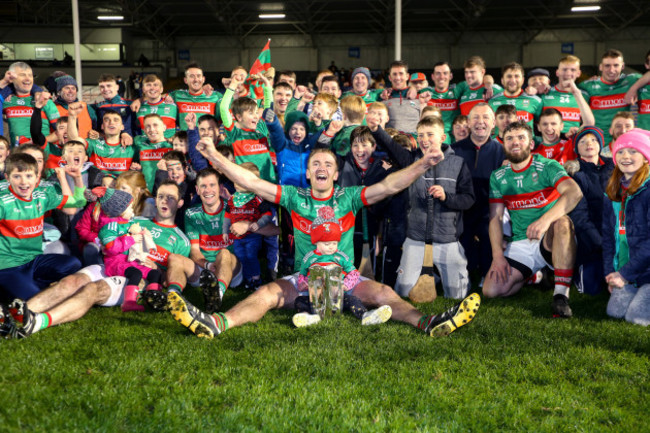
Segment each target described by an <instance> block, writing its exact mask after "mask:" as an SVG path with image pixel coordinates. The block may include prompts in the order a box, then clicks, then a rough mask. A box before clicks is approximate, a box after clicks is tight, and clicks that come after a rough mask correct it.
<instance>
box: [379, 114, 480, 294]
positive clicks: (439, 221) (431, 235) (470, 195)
mask: <svg viewBox="0 0 650 433" xmlns="http://www.w3.org/2000/svg"><path fill="white" fill-rule="evenodd" d="M368 126H369V127H370V129H375V132H373V136H374V137H375V139H376V140H377V142H379V143H382V144H383V145H384V146H385V147H386V149H387V150H388V153H389V155H390V156H391V158H392V159H393V160H394V161H396V163H397V166H398V167H400V168H402V167H406V166H408V165H410V164H411V163H412V162H413V161H415V160H417V159H419V158H421V157H422V155H423V154H424V152H426V151H427V149H429V148H431V147H432V146H433V148H440V149H442V151H443V152H444V155H445V158H444V159H443V160H442V161H441V162H440V163H439V164H438V165H437V166H436V167H435V168H432V169H429V170H428V171H427V172H426V173H425V174H424V176H422V177H420V178H419V179H418V180H416V181H415V182H414V183H413V184H412V185H411V186H410V187H409V195H410V202H411V209H410V211H409V213H408V231H407V238H406V241H405V242H404V246H403V253H402V259H401V262H400V266H399V270H398V275H397V282H396V285H395V291H396V292H397V293H399V294H400V295H402V296H408V295H409V293H410V292H411V289H413V286H415V283H416V282H417V280H418V278H419V276H420V272H421V271H422V264H423V261H424V249H425V244H427V243H432V244H433V259H434V261H433V262H434V264H435V266H436V268H438V270H439V272H440V277H441V279H442V286H443V289H444V293H445V297H450V298H456V299H458V298H463V297H465V296H467V294H468V292H469V278H468V274H467V259H466V257H465V253H464V251H463V248H462V247H461V245H460V242H459V239H460V235H461V234H462V231H463V226H462V221H463V218H462V213H463V210H466V209H469V208H470V207H471V206H472V205H473V204H474V188H473V186H472V176H471V174H470V171H469V169H468V168H467V166H466V164H465V161H464V160H463V158H461V157H459V156H456V155H454V152H453V151H452V150H451V148H450V147H449V146H447V145H443V142H444V141H445V133H444V130H445V125H444V123H443V122H442V120H441V119H438V118H437V117H426V118H424V119H422V120H421V121H420V122H419V123H418V127H417V133H418V144H419V147H420V148H419V149H417V150H414V151H410V152H409V151H408V150H405V149H404V148H402V146H400V145H399V144H397V143H396V142H395V141H394V140H392V139H391V138H390V137H389V136H388V134H386V132H385V131H384V130H382V129H380V128H378V127H377V126H376V125H373V124H369V125H368Z"/></svg>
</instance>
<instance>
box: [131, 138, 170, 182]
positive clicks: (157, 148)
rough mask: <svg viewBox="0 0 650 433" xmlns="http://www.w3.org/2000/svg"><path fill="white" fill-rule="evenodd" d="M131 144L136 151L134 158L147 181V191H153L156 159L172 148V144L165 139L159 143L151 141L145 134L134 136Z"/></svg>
mask: <svg viewBox="0 0 650 433" xmlns="http://www.w3.org/2000/svg"><path fill="white" fill-rule="evenodd" d="M133 145H134V146H135V148H136V150H137V151H138V154H137V158H136V159H137V160H138V161H139V162H140V165H141V166H142V174H143V175H144V180H145V181H146V182H147V188H148V189H149V191H153V185H154V182H155V180H156V170H158V161H160V160H161V159H162V157H163V155H164V154H166V153H167V152H169V151H170V150H172V149H173V146H172V144H171V143H169V142H168V141H165V140H163V141H161V142H159V143H151V142H150V141H149V139H148V138H147V137H146V136H145V135H138V136H137V137H135V139H134V143H133Z"/></svg>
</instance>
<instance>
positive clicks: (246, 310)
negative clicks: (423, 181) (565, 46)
mask: <svg viewBox="0 0 650 433" xmlns="http://www.w3.org/2000/svg"><path fill="white" fill-rule="evenodd" d="M198 149H199V150H200V151H201V152H202V153H203V154H204V155H205V157H206V158H207V159H208V160H209V161H210V162H211V163H212V164H214V166H215V168H217V169H218V170H220V171H222V172H223V173H224V174H225V175H226V176H228V177H229V178H230V179H231V180H232V181H233V182H235V183H237V184H239V185H241V186H243V187H244V188H245V189H247V190H249V191H252V192H254V193H255V194H257V195H259V196H260V197H262V198H263V199H265V200H268V201H272V202H274V203H277V204H279V205H281V206H283V207H285V208H286V209H287V210H288V211H289V212H290V213H291V215H292V219H293V225H294V236H295V243H296V256H295V268H294V269H295V270H297V269H299V268H300V263H301V261H302V258H303V257H304V256H305V255H306V254H307V253H308V252H310V251H311V250H313V248H314V246H313V245H312V243H311V236H310V227H311V225H312V222H313V220H314V219H315V218H316V216H317V212H318V209H320V208H322V207H323V206H330V207H332V208H333V209H334V212H335V218H336V220H337V221H338V222H339V224H340V225H341V231H342V235H341V242H340V243H339V249H340V250H342V251H343V252H344V253H345V254H347V255H348V256H349V257H350V258H351V259H353V257H354V248H353V236H354V221H355V214H356V213H357V212H358V211H359V210H361V208H362V207H363V206H368V205H372V204H374V203H377V202H379V201H380V200H382V199H384V198H386V197H388V196H391V195H393V194H396V193H398V192H400V191H402V190H403V189H405V188H407V187H408V186H409V185H410V184H412V183H413V182H414V181H415V180H416V179H417V178H419V177H420V176H422V175H423V174H424V173H425V172H426V171H427V169H429V168H430V167H431V166H434V165H436V164H437V163H439V162H440V161H441V160H442V159H443V154H442V152H441V151H440V149H435V148H433V147H432V148H431V149H430V150H429V151H427V152H426V153H425V154H424V155H423V157H422V159H419V160H418V161H416V162H415V163H413V164H412V165H410V166H408V167H407V168H405V169H403V170H401V171H399V172H397V173H394V174H392V175H390V176H388V177H386V178H385V179H384V180H383V181H381V182H379V183H376V184H374V185H371V186H368V187H364V186H356V187H348V188H341V187H339V186H338V185H337V186H335V185H334V181H335V180H336V179H338V176H339V171H338V167H337V160H336V156H335V155H334V153H332V151H331V150H329V149H316V150H314V151H313V152H312V154H311V155H310V158H309V160H308V163H307V172H306V176H307V178H308V179H309V180H310V182H311V188H310V189H306V188H298V187H294V186H289V185H282V186H279V185H275V184H273V183H270V182H267V181H264V180H261V179H259V178H258V177H257V176H255V175H254V174H252V173H251V172H250V171H248V170H245V169H243V168H241V167H239V166H237V165H236V164H234V163H232V162H230V161H229V160H228V159H226V158H225V157H224V156H223V155H221V154H220V153H218V152H217V151H216V150H215V148H214V144H213V143H212V141H211V140H209V139H203V140H201V142H199V144H198ZM300 294H301V293H300V292H299V291H298V274H293V275H290V276H288V277H285V278H284V279H281V280H277V281H275V282H272V283H269V284H266V285H264V286H262V287H260V288H259V289H258V290H257V291H256V292H255V293H253V294H252V295H250V296H249V297H248V298H246V299H244V300H243V301H241V302H240V303H238V304H237V305H235V306H234V307H233V308H231V309H230V310H228V311H227V312H225V313H218V314H214V315H207V314H205V313H203V312H201V311H200V310H198V309H197V308H196V307H194V306H193V305H191V304H190V303H188V302H187V301H186V300H185V299H184V298H183V297H182V295H181V294H180V293H177V292H174V291H172V292H169V298H168V299H169V303H170V307H171V311H172V315H173V316H174V318H175V319H176V320H177V321H178V322H180V323H181V324H182V325H184V326H186V327H187V328H189V329H190V330H191V331H192V332H194V333H195V334H196V335H197V336H199V337H204V338H212V337H214V335H218V334H220V333H221V332H223V331H225V330H226V329H228V328H232V327H235V326H241V325H243V324H245V323H248V322H256V321H258V320H260V319H261V318H262V317H263V316H264V315H265V314H266V312H267V311H269V310H271V309H274V308H283V307H287V308H292V307H293V303H294V301H295V299H296V297H297V296H299V295H300ZM353 294H354V295H355V296H357V297H358V298H360V299H361V301H362V302H363V303H364V305H367V306H371V307H373V306H380V305H390V307H391V308H392V311H393V316H392V317H393V318H394V319H395V320H398V321H402V322H406V323H409V324H411V325H413V326H416V327H418V328H419V329H422V330H423V331H425V332H426V333H428V334H430V335H432V336H444V335H448V334H449V333H451V332H453V331H454V330H455V329H456V328H458V327H460V326H462V325H464V324H466V323H468V322H470V321H471V320H472V319H473V318H474V316H475V314H476V311H477V310H478V307H479V304H480V298H479V297H478V295H476V294H473V295H470V296H469V297H468V298H466V299H464V300H463V301H462V302H461V303H459V304H457V305H456V306H454V307H452V308H451V309H449V310H447V311H446V312H444V313H442V314H439V315H431V316H428V315H424V314H422V313H421V312H419V311H418V310H417V309H416V308H415V307H413V306H412V305H411V304H409V303H407V302H406V301H404V300H402V299H401V298H400V297H399V296H398V295H397V294H396V293H395V292H394V291H393V290H392V289H391V288H390V287H388V286H385V285H383V284H380V283H377V282H375V281H371V280H368V279H363V278H362V279H361V280H360V281H359V283H358V284H357V285H356V286H355V287H354V290H353Z"/></svg>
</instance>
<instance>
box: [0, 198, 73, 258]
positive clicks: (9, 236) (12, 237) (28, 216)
mask: <svg viewBox="0 0 650 433" xmlns="http://www.w3.org/2000/svg"><path fill="white" fill-rule="evenodd" d="M66 201H67V197H65V196H63V195H61V194H60V193H57V192H56V191H55V189H54V188H45V187H37V188H35V189H34V192H33V193H32V198H31V200H25V199H23V198H20V197H18V196H17V195H16V194H15V193H14V192H13V190H12V189H11V186H8V187H6V188H0V269H7V268H13V267H16V266H21V265H24V264H25V263H28V262H30V261H32V260H34V258H35V257H36V256H38V255H39V254H43V216H44V215H45V213H46V212H47V211H49V210H52V209H61V208H62V207H63V205H64V204H65V203H66Z"/></svg>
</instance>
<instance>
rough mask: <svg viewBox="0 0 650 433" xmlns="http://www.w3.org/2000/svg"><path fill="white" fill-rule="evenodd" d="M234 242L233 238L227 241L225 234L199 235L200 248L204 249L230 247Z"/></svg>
mask: <svg viewBox="0 0 650 433" xmlns="http://www.w3.org/2000/svg"><path fill="white" fill-rule="evenodd" d="M231 244H232V240H230V239H229V240H228V242H226V241H225V240H224V239H223V235H221V234H219V235H212V236H211V235H206V234H201V235H199V248H201V249H202V250H204V251H218V250H221V249H223V248H228V247H229V246H230V245H231Z"/></svg>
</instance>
